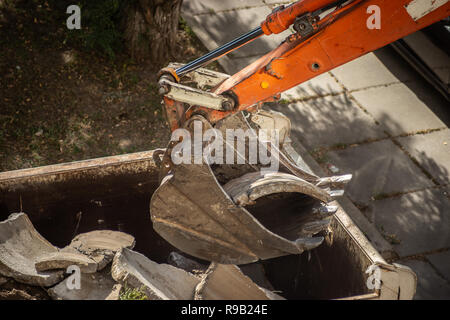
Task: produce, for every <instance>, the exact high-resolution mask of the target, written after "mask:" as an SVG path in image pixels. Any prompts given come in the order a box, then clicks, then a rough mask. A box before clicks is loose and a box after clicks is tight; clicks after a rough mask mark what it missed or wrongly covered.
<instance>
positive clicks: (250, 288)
mask: <svg viewBox="0 0 450 320" xmlns="http://www.w3.org/2000/svg"><path fill="white" fill-rule="evenodd" d="M195 299H196V300H284V298H282V297H281V296H279V295H277V294H275V293H273V292H271V291H269V290H267V289H264V288H261V287H259V286H258V285H257V284H256V283H254V282H253V281H252V280H251V279H250V278H249V277H247V276H246V275H244V274H243V273H242V271H241V270H240V269H239V267H237V266H235V265H224V264H216V263H212V264H211V265H210V267H209V268H208V270H207V271H206V273H205V275H204V276H203V278H202V281H201V282H200V283H199V285H198V286H197V287H196V289H195Z"/></svg>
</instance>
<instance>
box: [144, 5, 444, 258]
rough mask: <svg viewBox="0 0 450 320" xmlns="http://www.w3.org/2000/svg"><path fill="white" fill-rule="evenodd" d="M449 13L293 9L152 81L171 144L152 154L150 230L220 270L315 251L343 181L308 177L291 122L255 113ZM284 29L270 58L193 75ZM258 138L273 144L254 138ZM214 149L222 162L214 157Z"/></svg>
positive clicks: (405, 8) (424, 8)
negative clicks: (231, 135) (154, 178)
mask: <svg viewBox="0 0 450 320" xmlns="http://www.w3.org/2000/svg"><path fill="white" fill-rule="evenodd" d="M449 13H450V2H449V1H448V0H347V1H344V0H301V1H297V2H295V3H293V4H291V5H289V6H287V7H284V6H281V7H278V8H276V9H275V10H274V11H273V12H272V13H271V14H270V15H269V16H268V17H267V18H266V19H265V20H264V21H263V22H262V23H261V25H260V26H259V27H257V28H255V29H254V30H252V31H250V32H248V33H247V34H244V35H242V36H241V37H239V38H237V39H235V40H233V41H231V42H229V43H227V44H225V45H223V46H221V47H219V48H217V49H216V50H214V51H211V52H210V53H208V54H207V55H205V56H203V57H200V58H198V59H196V60H194V61H192V62H191V63H188V64H186V65H181V64H170V65H169V66H168V67H167V68H164V69H163V70H161V72H160V78H159V86H160V93H161V94H162V95H163V96H164V108H165V111H166V115H167V121H168V124H169V126H170V128H171V130H172V132H173V135H172V139H171V142H170V143H169V145H168V147H167V149H165V150H161V152H159V153H155V155H156V158H155V161H157V162H158V163H160V167H161V173H160V180H161V184H160V187H159V188H158V189H157V191H156V192H155V193H154V194H153V197H152V200H151V205H150V214H151V218H152V222H153V227H154V229H155V230H156V231H157V232H158V233H159V234H160V235H161V236H162V237H163V238H165V239H166V240H167V241H168V242H170V243H171V244H172V245H174V246H175V247H177V248H179V249H180V250H182V251H184V252H186V253H188V254H191V255H193V256H196V257H198V258H201V259H205V260H209V261H215V262H219V263H232V264H243V263H250V262H255V261H258V260H259V259H270V258H275V257H279V256H282V255H288V254H301V253H302V252H304V251H307V250H311V249H313V248H315V247H317V246H319V245H321V244H322V243H323V242H324V241H325V239H326V238H327V235H328V234H329V233H330V232H332V230H329V226H330V221H331V219H332V216H333V213H334V212H335V211H336V210H337V207H336V206H333V205H330V202H331V201H333V199H334V198H336V197H339V196H341V195H342V194H343V188H344V186H345V184H346V183H348V181H349V180H350V179H351V175H343V176H332V177H323V178H321V177H318V176H316V175H315V174H314V173H313V172H311V171H310V169H309V168H308V167H307V165H306V164H305V162H304V161H303V159H302V157H301V155H299V154H298V153H296V152H295V150H294V148H293V147H292V145H291V140H290V121H289V119H287V118H286V117H285V116H283V115H282V114H279V113H276V112H270V111H264V110H260V107H261V106H262V104H263V103H264V102H267V101H274V100H277V99H279V96H280V93H281V92H283V91H285V90H287V89H289V88H292V87H294V86H296V85H298V84H300V83H303V82H305V81H307V80H309V79H311V78H313V77H316V76H318V75H320V74H322V73H324V72H327V71H329V70H332V69H333V68H335V67H337V66H339V65H342V64H344V63H346V62H348V61H351V60H353V59H355V58H357V57H359V56H362V55H364V54H366V53H368V52H371V51H373V50H376V49H378V48H380V47H382V46H384V45H386V44H389V43H391V42H393V41H396V40H398V39H399V38H402V37H404V36H406V35H408V34H410V33H412V32H415V31H417V30H419V29H421V28H424V27H426V26H428V25H430V24H432V23H434V22H437V21H439V20H442V19H444V18H446V17H447V16H448V15H449ZM291 26H292V27H293V29H294V30H295V32H294V33H292V34H291V35H290V36H288V37H287V38H286V39H285V40H284V41H283V42H282V43H281V44H280V45H279V46H278V47H277V48H275V49H274V50H272V51H271V52H269V53H267V54H266V55H264V56H263V57H261V58H260V59H258V60H257V61H255V62H254V63H252V64H250V65H249V66H247V67H246V68H244V69H243V70H241V71H239V72H238V73H236V74H234V75H232V76H229V75H226V74H222V73H218V72H213V71H210V70H207V69H204V68H201V67H202V66H204V65H206V64H207V63H209V62H212V61H214V60H216V59H219V58H220V57H221V56H223V55H225V54H227V53H229V52H231V51H233V50H236V49H237V48H239V47H241V46H243V45H245V44H247V43H249V42H251V41H253V40H254V39H257V38H259V37H262V36H270V35H271V34H274V33H275V34H276V33H280V32H283V31H285V30H286V29H288V28H290V27H291ZM177 129H184V135H180V132H179V130H177ZM230 129H232V130H234V131H235V132H238V133H239V132H240V133H245V137H244V139H243V141H244V142H245V143H244V144H243V145H242V147H239V146H238V143H235V140H231V141H230V140H228V139H226V140H225V139H223V136H224V135H226V134H228V132H229V131H230ZM204 131H208V138H207V139H205V135H203V134H202V133H203V132H204ZM267 132H276V134H273V135H276V136H277V139H276V140H273V139H272V138H273V136H271V139H268V138H267V137H266V138H264V135H261V133H264V134H266V135H267ZM199 133H200V135H201V138H200V139H197V138H198V135H199ZM269 135H270V134H269ZM192 136H193V137H194V138H191V137H192ZM196 136H197V138H196ZM219 138H220V139H219ZM251 141H254V142H255V144H254V145H252V143H251ZM212 145H214V148H213V149H214V152H213V153H214V155H215V157H211V156H212V153H211V152H209V153H208V152H206V153H205V152H202V153H201V154H200V155H199V156H198V157H197V155H194V154H195V150H197V149H198V147H199V146H200V150H202V151H205V150H207V151H208V150H209V151H211V147H212ZM180 146H181V147H180ZM252 146H256V147H257V148H256V149H257V150H258V151H259V152H260V153H259V154H260V155H261V150H262V151H263V152H262V153H265V154H266V155H267V154H269V155H270V157H271V158H270V159H271V161H275V162H276V163H277V167H276V169H275V170H268V166H267V163H265V162H264V163H263V161H262V160H261V159H260V158H258V159H257V161H256V162H255V161H253V160H254V159H253V155H254V153H255V152H254V150H256V149H252ZM218 147H219V148H218ZM222 147H223V149H226V150H227V157H226V159H224V158H225V156H222V157H217V155H218V150H219V149H220V148H222ZM180 150H181V152H180ZM228 150H231V152H230V153H229V152H228ZM177 154H178V155H180V154H183V156H185V157H184V158H183V159H184V162H183V161H181V162H180V161H178V162H177V161H176V159H175V158H176V157H175V158H174V155H177ZM229 154H231V157H230V159H232V160H233V161H234V162H233V161H231V162H230V161H228V160H229V158H228V155H229ZM211 158H214V161H211ZM218 158H219V159H218ZM178 160H179V158H178ZM186 160H187V161H186ZM218 160H219V161H218ZM225 160H227V161H225ZM236 160H237V161H236ZM270 168H271V165H270Z"/></svg>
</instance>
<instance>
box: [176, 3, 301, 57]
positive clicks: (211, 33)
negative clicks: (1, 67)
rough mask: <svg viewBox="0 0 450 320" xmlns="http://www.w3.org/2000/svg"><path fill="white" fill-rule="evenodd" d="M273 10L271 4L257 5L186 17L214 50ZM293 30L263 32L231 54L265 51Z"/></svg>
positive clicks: (246, 30)
mask: <svg viewBox="0 0 450 320" xmlns="http://www.w3.org/2000/svg"><path fill="white" fill-rule="evenodd" d="M270 12H271V10H270V9H269V8H268V7H255V8H249V9H242V10H236V11H227V12H219V13H216V14H204V15H200V16H191V15H186V14H185V15H184V16H183V17H184V18H185V19H186V21H187V23H188V25H189V26H190V27H191V28H192V29H193V31H194V32H195V34H196V35H197V36H198V37H199V39H200V40H202V42H203V44H204V45H205V46H206V47H207V48H208V50H214V49H216V48H217V47H219V46H221V45H223V44H225V43H227V42H229V41H231V40H233V39H235V38H237V37H239V36H241V35H243V34H245V33H247V32H249V31H251V30H253V29H254V28H256V27H258V26H259V25H260V23H261V22H262V21H263V20H264V19H265V18H266V16H267V15H268V14H269V13H270ZM224 30H226V32H224ZM291 33H292V31H291V30H286V31H284V32H282V33H280V34H277V35H270V36H265V35H263V36H261V37H260V38H258V39H256V40H254V41H253V42H251V43H249V44H247V45H245V46H243V47H241V48H239V49H237V50H236V51H234V52H233V53H231V54H229V55H228V56H229V57H230V58H237V57H239V58H241V57H252V56H260V55H263V54H265V53H267V52H269V51H270V50H272V49H274V48H276V47H277V46H278V45H279V44H280V43H281V42H282V41H283V40H284V39H285V38H286V37H287V36H288V35H289V34H291ZM219 63H220V60H219Z"/></svg>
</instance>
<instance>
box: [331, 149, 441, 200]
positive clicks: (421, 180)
mask: <svg viewBox="0 0 450 320" xmlns="http://www.w3.org/2000/svg"><path fill="white" fill-rule="evenodd" d="M326 160H327V161H328V162H329V163H330V164H332V165H334V166H336V167H337V168H339V170H340V172H343V173H351V174H353V177H352V180H351V181H350V183H349V184H348V185H347V188H346V194H347V196H348V197H350V199H352V201H353V202H355V203H357V204H360V205H367V204H368V203H369V201H370V200H374V199H379V198H382V197H385V196H387V195H390V194H395V193H398V192H408V191H414V190H418V189H423V188H426V187H431V186H433V185H434V184H433V182H432V181H431V180H430V179H428V178H427V177H426V176H425V175H424V174H423V173H422V172H421V170H420V169H419V168H418V167H417V166H416V165H415V164H414V163H413V162H412V161H411V160H410V159H409V158H408V156H407V155H406V154H405V153H404V152H403V151H402V150H401V149H400V148H398V147H397V146H396V145H395V144H394V143H393V142H392V141H390V140H382V141H377V142H372V143H366V144H361V145H358V146H354V147H348V148H346V149H343V150H337V151H332V152H329V153H327V154H326Z"/></svg>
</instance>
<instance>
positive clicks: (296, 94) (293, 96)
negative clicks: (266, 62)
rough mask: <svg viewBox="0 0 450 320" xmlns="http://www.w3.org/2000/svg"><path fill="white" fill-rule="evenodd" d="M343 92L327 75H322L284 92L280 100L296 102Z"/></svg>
mask: <svg viewBox="0 0 450 320" xmlns="http://www.w3.org/2000/svg"><path fill="white" fill-rule="evenodd" d="M343 91H344V89H343V88H342V86H341V85H339V83H337V81H336V80H334V78H333V77H332V76H331V75H330V74H329V73H323V74H321V75H319V76H317V77H315V78H312V79H311V80H308V81H306V82H304V83H302V84H300V85H298V86H296V87H293V88H291V89H289V90H286V91H285V92H283V93H282V94H281V99H284V100H297V99H304V98H310V97H323V96H326V95H330V94H336V93H339V92H343Z"/></svg>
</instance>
